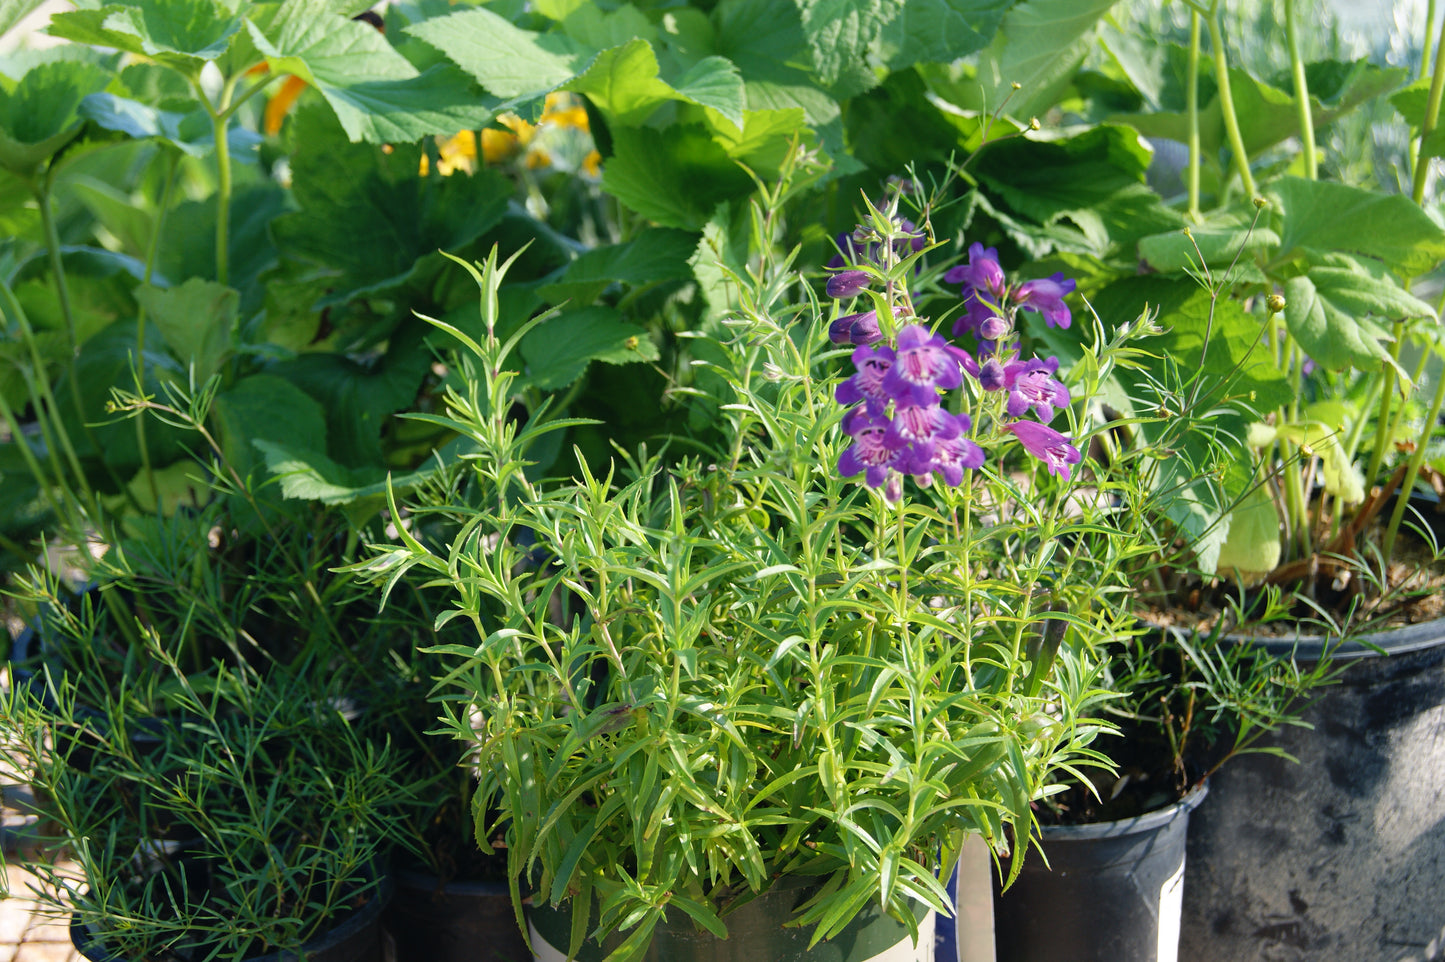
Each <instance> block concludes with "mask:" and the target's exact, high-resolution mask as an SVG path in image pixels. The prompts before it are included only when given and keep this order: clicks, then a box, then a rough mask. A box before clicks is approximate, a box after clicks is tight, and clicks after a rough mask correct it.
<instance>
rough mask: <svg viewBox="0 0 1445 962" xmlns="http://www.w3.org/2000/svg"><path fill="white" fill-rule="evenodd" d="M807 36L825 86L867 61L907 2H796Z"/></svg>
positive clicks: (815, 64) (878, 0)
mask: <svg viewBox="0 0 1445 962" xmlns="http://www.w3.org/2000/svg"><path fill="white" fill-rule="evenodd" d="M793 2H794V3H795V4H796V5H797V7H798V14H799V16H800V17H801V19H802V23H803V36H804V37H805V38H806V40H807V43H808V46H809V47H810V48H811V49H812V52H813V69H814V70H816V71H817V73H818V78H819V79H820V80H822V81H823V83H825V84H832V83H834V82H836V81H837V80H838V78H839V77H840V76H841V75H842V74H843V72H844V71H845V70H846V69H847V68H848V67H850V66H851V65H852V64H853V63H857V62H861V61H864V60H866V59H867V56H868V53H869V51H870V49H871V48H872V47H873V45H874V44H875V43H876V42H877V41H878V38H879V35H880V34H881V33H882V31H883V27H884V25H885V24H887V23H889V22H890V21H892V20H893V19H894V18H895V17H897V16H898V15H899V13H900V11H901V10H902V9H903V8H904V4H903V0H793Z"/></svg>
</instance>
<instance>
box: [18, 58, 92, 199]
mask: <svg viewBox="0 0 1445 962" xmlns="http://www.w3.org/2000/svg"><path fill="white" fill-rule="evenodd" d="M112 79H113V75H112V74H111V73H110V72H109V71H108V70H106V69H104V68H103V67H100V66H98V65H97V64H93V63H86V62H83V61H76V60H58V61H55V62H52V63H43V64H40V65H38V66H36V67H34V68H32V69H30V70H29V71H27V72H26V73H25V76H23V77H21V78H20V81H19V83H18V84H16V86H15V89H13V90H9V91H7V90H5V88H4V87H0V167H4V168H5V169H6V170H9V171H12V172H13V173H15V174H17V175H19V176H22V177H25V176H29V175H30V173H31V172H32V171H34V170H35V168H36V167H38V166H39V165H40V164H42V163H44V162H45V161H47V160H49V159H50V158H51V157H53V156H54V155H55V154H56V153H57V152H58V151H59V150H60V149H61V148H63V147H64V146H65V145H66V144H68V143H70V142H71V141H72V140H74V139H75V137H76V136H77V135H78V134H79V133H80V130H81V128H82V127H83V126H84V119H83V117H82V116H81V114H80V105H81V102H82V101H83V100H84V99H85V98H86V97H88V96H89V95H91V94H93V93H98V92H99V91H101V90H104V89H105V87H106V85H107V84H109V83H110V82H111V80H112Z"/></svg>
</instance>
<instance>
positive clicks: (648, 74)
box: [563, 40, 674, 124]
mask: <svg viewBox="0 0 1445 962" xmlns="http://www.w3.org/2000/svg"><path fill="white" fill-rule="evenodd" d="M657 74H658V66H657V55H656V54H654V53H653V52H652V46H651V45H650V44H649V43H648V42H647V41H646V40H631V41H629V42H627V43H625V44H623V45H622V46H619V47H613V48H611V49H609V50H604V51H602V52H601V53H599V54H598V55H597V57H596V58H595V59H594V60H593V61H592V63H591V64H590V65H589V66H588V67H587V69H586V70H585V71H583V72H582V73H581V74H578V75H577V76H576V77H574V78H572V79H571V80H569V81H568V82H567V83H566V84H564V85H563V88H564V89H566V90H571V91H574V92H576V93H581V94H586V95H587V97H588V99H590V100H591V101H592V102H593V103H594V104H596V105H597V107H598V108H599V109H601V110H603V111H605V112H606V113H607V114H608V116H609V118H611V119H613V120H615V121H616V122H618V123H622V124H637V123H641V122H642V121H643V120H646V119H647V115H648V114H650V113H652V112H653V111H654V110H656V109H657V107H658V106H659V105H660V104H662V103H664V102H665V101H667V100H670V99H672V97H673V96H674V91H673V89H672V88H671V87H669V86H668V85H667V84H665V83H663V82H662V80H661V79H659V77H658V75H657Z"/></svg>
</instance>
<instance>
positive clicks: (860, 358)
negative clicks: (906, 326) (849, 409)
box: [833, 344, 893, 416]
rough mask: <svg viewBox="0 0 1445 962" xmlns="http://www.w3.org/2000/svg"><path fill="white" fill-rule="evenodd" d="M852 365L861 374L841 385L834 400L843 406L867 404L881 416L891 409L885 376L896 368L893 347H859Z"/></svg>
mask: <svg viewBox="0 0 1445 962" xmlns="http://www.w3.org/2000/svg"><path fill="white" fill-rule="evenodd" d="M853 366H854V367H855V368H857V369H858V373H856V374H854V375H853V376H852V377H850V378H848V380H846V381H844V382H842V383H841V384H839V385H838V386H837V388H835V389H834V391H833V398H834V399H835V400H836V401H837V402H838V403H839V404H843V405H852V404H857V403H858V402H860V401H861V402H863V403H865V404H867V405H868V410H869V411H870V412H871V413H873V414H874V415H877V416H882V414H883V412H884V410H885V409H886V408H887V407H888V394H887V393H886V392H885V391H884V390H883V376H884V375H885V374H887V373H888V369H889V368H890V367H892V366H893V348H891V347H889V346H888V345H887V344H875V345H872V346H871V347H870V346H868V345H866V344H865V345H860V346H859V347H858V348H857V349H856V350H855V351H854V352H853Z"/></svg>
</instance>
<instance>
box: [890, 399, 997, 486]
mask: <svg viewBox="0 0 1445 962" xmlns="http://www.w3.org/2000/svg"><path fill="white" fill-rule="evenodd" d="M958 417H959V418H960V419H961V420H962V422H963V423H962V428H963V430H964V431H967V430H968V415H966V414H960V415H958ZM983 462H984V453H983V448H981V447H979V446H978V445H977V444H974V443H973V442H972V441H970V440H969V439H968V438H966V437H964V436H963V434H962V433H960V434H959V435H958V436H957V437H953V438H946V439H942V440H939V441H931V442H925V443H923V444H919V445H917V446H916V447H915V448H914V454H913V457H912V459H911V460H910V462H909V464H908V473H909V474H911V475H913V476H914V479H915V480H917V479H918V478H919V477H920V476H924V477H927V476H930V475H932V474H935V473H936V474H941V475H943V483H944V484H947V485H948V486H949V487H951V488H956V487H958V486H959V485H960V484H962V483H963V472H964V471H965V470H973V469H974V468H979V467H982V466H983ZM919 483H920V484H921V483H922V482H921V481H920V482H919Z"/></svg>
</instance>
